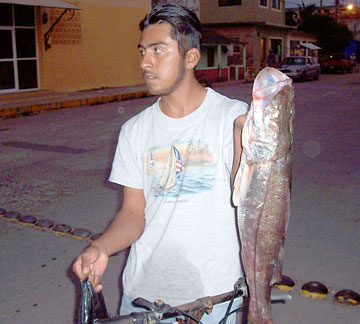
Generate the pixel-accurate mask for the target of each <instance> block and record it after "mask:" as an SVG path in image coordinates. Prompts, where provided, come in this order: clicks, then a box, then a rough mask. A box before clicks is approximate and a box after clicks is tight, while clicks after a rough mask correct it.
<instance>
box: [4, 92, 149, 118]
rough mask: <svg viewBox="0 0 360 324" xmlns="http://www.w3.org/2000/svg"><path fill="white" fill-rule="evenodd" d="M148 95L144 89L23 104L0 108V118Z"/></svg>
mask: <svg viewBox="0 0 360 324" xmlns="http://www.w3.org/2000/svg"><path fill="white" fill-rule="evenodd" d="M148 96H150V94H149V92H148V91H146V90H144V91H136V92H129V93H121V94H115V95H101V96H97V97H87V98H77V99H70V100H66V99H63V100H60V101H54V102H51V103H39V104H33V105H28V106H26V105H25V106H22V107H10V108H0V118H10V117H16V116H21V115H30V114H34V113H39V112H42V111H49V110H56V109H64V108H74V107H81V106H93V105H99V104H105V103H110V102H117V101H124V100H131V99H137V98H143V97H148ZM55 100H56V99H55Z"/></svg>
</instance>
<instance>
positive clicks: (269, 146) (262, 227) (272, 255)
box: [233, 68, 294, 324]
mask: <svg viewBox="0 0 360 324" xmlns="http://www.w3.org/2000/svg"><path fill="white" fill-rule="evenodd" d="M293 102H294V92H293V87H292V81H291V79H290V78H288V77H287V76H286V75H285V74H283V73H282V72H280V71H278V70H276V69H274V68H265V69H263V70H261V71H260V72H259V74H258V75H257V77H256V79H255V81H254V87H253V101H252V103H251V107H250V110H249V112H248V115H247V117H246V120H245V123H244V127H243V132H242V146H243V152H242V157H241V163H240V167H239V170H238V172H237V174H236V178H235V183H234V192H233V202H234V204H235V205H236V206H237V214H238V215H237V217H238V229H239V234H240V239H241V244H242V248H241V256H242V263H243V266H244V270H245V274H246V281H247V284H248V286H249V295H250V300H249V314H248V323H251V324H272V323H273V320H272V316H271V309H270V292H271V286H272V285H273V284H274V283H275V282H279V281H280V280H281V276H282V263H283V254H284V252H283V249H284V241H285V233H286V229H287V223H288V218H289V209H290V182H291V146H292V138H293V128H292V125H293V118H294V104H293Z"/></svg>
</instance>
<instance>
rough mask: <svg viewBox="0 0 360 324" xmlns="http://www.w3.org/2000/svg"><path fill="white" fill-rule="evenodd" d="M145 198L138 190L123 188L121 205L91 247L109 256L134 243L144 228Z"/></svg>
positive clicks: (141, 191)
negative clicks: (95, 247)
mask: <svg viewBox="0 0 360 324" xmlns="http://www.w3.org/2000/svg"><path fill="white" fill-rule="evenodd" d="M144 211H145V198H144V192H143V190H140V189H134V188H129V187H124V199H123V205H122V207H121V209H120V211H119V212H118V214H117V215H116V216H115V218H114V219H113V221H112V222H111V224H110V226H109V227H108V228H107V229H106V231H105V232H104V234H103V235H101V236H100V237H99V238H98V239H97V240H96V241H94V242H93V243H92V244H91V246H97V247H98V248H100V249H102V250H104V251H105V253H106V254H107V255H108V256H110V255H112V254H114V253H117V252H119V251H121V250H123V249H125V248H127V247H129V246H130V245H131V244H132V243H134V242H135V241H136V240H137V239H138V238H139V237H140V236H141V234H142V233H143V231H144V227H145V212H144Z"/></svg>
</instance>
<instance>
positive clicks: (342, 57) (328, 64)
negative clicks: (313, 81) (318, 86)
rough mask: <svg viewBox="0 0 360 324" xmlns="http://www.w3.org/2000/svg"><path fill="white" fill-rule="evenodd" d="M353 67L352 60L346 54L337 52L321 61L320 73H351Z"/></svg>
mask: <svg viewBox="0 0 360 324" xmlns="http://www.w3.org/2000/svg"><path fill="white" fill-rule="evenodd" d="M353 68H354V62H353V61H352V60H350V59H349V58H348V57H347V55H346V54H343V53H337V54H332V55H330V57H329V58H328V59H325V60H324V61H323V62H322V63H321V72H322V73H331V72H333V73H335V72H340V73H345V72H349V73H352V71H353Z"/></svg>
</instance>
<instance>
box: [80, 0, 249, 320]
mask: <svg viewBox="0 0 360 324" xmlns="http://www.w3.org/2000/svg"><path fill="white" fill-rule="evenodd" d="M140 29H141V31H142V34H141V39H140V42H139V45H138V48H139V52H140V56H141V63H140V67H141V69H142V71H143V75H144V79H145V82H146V84H147V87H148V89H149V91H150V93H152V94H154V95H158V96H159V99H158V100H157V101H156V102H155V103H154V104H153V105H152V106H150V107H148V108H147V109H145V110H143V111H142V112H141V113H139V114H138V115H136V116H135V117H133V118H131V119H130V120H128V121H127V122H126V123H125V124H124V125H123V126H122V129H121V132H120V136H119V142H118V146H117V149H116V153H115V158H114V162H113V168H112V171H111V175H110V181H112V182H115V183H118V184H121V185H123V186H124V200H123V205H122V208H121V210H120V211H119V213H118V214H117V215H116V216H115V218H114V220H113V222H112V223H111V225H110V226H109V228H108V229H107V230H106V231H105V232H104V234H103V235H102V236H101V237H100V238H99V239H97V240H96V241H94V242H93V243H92V244H91V245H90V247H89V248H88V249H86V251H85V252H84V253H83V254H81V255H80V256H79V257H78V258H77V259H76V261H75V263H74V265H73V270H74V272H75V273H76V274H77V276H78V277H79V278H80V280H83V279H85V278H86V277H88V276H90V279H91V281H92V282H93V285H94V286H95V287H96V289H97V290H100V289H101V286H100V285H99V280H100V277H101V276H102V274H103V273H104V271H105V268H106V266H107V262H108V258H109V256H110V255H112V254H114V253H116V252H118V251H120V250H123V249H125V248H126V247H128V246H130V245H131V250H130V255H129V258H128V261H127V265H126V268H125V271H124V276H123V286H124V296H123V299H122V303H121V310H120V313H121V314H127V313H130V312H132V311H139V309H137V308H134V307H133V306H132V305H131V301H132V300H133V299H135V298H136V297H140V296H141V297H144V298H146V299H148V300H150V301H154V300H155V299H162V300H164V301H165V302H166V303H168V304H171V305H172V306H176V305H179V304H183V303H186V302H190V301H193V300H196V299H197V298H200V297H203V296H212V295H217V294H221V293H224V292H228V291H231V290H233V287H234V283H235V282H236V281H237V279H238V278H240V277H241V276H242V272H241V265H240V261H239V242H238V237H237V231H236V224H235V214H234V209H233V207H232V206H231V203H230V201H231V174H232V175H234V173H235V172H236V170H237V168H238V165H239V162H240V154H241V144H240V139H241V129H242V125H243V123H244V120H245V114H246V112H247V109H248V105H247V104H246V103H244V102H240V101H238V100H233V99H229V98H227V97H225V96H222V95H220V94H219V93H217V92H215V91H214V90H212V89H210V88H206V89H205V88H203V87H202V86H201V85H200V84H199V83H198V81H197V80H196V78H195V75H194V69H195V67H196V65H197V63H198V62H199V59H200V38H201V25H200V22H199V20H198V18H197V16H196V15H195V14H194V13H192V12H191V11H189V10H188V9H186V8H183V7H180V6H174V5H160V6H157V7H155V8H154V9H153V10H152V11H151V12H149V13H148V14H147V15H146V17H145V18H144V20H143V21H142V22H141V23H140ZM234 138H235V141H234ZM234 143H235V145H234ZM234 146H235V154H234ZM232 167H233V172H232ZM226 307H227V305H220V306H218V307H215V309H214V311H213V313H212V314H210V315H204V317H203V319H202V321H203V322H204V323H212V324H213V323H218V322H219V321H220V319H221V318H222V317H223V315H224V314H225V311H226ZM218 312H219V313H218ZM232 320H233V323H234V322H235V316H232ZM227 323H231V321H228V322H227Z"/></svg>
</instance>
